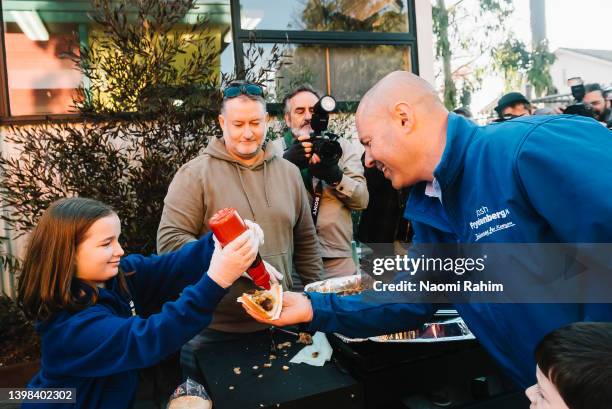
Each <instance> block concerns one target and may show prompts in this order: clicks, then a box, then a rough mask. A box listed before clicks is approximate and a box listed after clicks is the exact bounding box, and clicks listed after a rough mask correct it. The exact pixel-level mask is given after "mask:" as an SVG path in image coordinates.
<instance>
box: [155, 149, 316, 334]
mask: <svg viewBox="0 0 612 409" xmlns="http://www.w3.org/2000/svg"><path fill="white" fill-rule="evenodd" d="M211 139H212V140H211V141H210V142H209V144H208V146H207V147H206V149H205V150H204V152H203V154H202V155H200V156H199V157H197V158H195V159H193V160H191V161H190V162H188V163H186V164H185V165H183V166H182V167H181V168H180V169H179V171H178V172H177V173H176V175H175V176H174V179H173V180H172V183H171V184H170V187H169V188H168V194H167V195H166V198H165V199H164V210H163V212H162V217H161V221H160V224H159V229H158V231H157V250H158V252H159V253H160V254H161V253H166V252H169V251H173V250H176V249H178V248H180V247H181V246H183V245H184V244H185V243H188V242H190V241H193V240H196V239H197V238H198V237H200V236H202V235H203V234H206V233H208V231H209V230H210V229H209V227H208V220H209V219H210V217H211V216H212V215H213V214H214V213H215V212H216V211H217V210H219V209H222V208H224V207H234V208H236V209H237V210H238V213H240V215H241V216H242V217H243V218H245V219H250V220H253V221H255V222H256V223H258V224H259V225H260V226H261V228H262V229H263V231H264V235H265V243H264V244H263V245H262V246H261V247H260V249H259V251H260V254H261V256H262V257H263V259H264V260H266V261H267V262H268V263H270V264H272V265H273V266H274V267H276V268H277V269H278V271H280V272H281V273H282V274H283V276H284V279H283V288H285V289H289V288H291V287H292V285H293V283H292V280H291V271H292V268H293V267H295V270H296V271H297V273H298V275H299V276H300V277H301V279H302V281H303V282H304V284H308V283H310V282H313V281H317V280H319V279H320V278H321V276H322V270H323V265H322V262H321V255H320V254H319V251H318V242H317V236H316V231H315V228H314V225H313V223H312V217H311V215H310V207H309V203H308V196H307V193H306V190H305V188H304V183H303V182H302V178H301V176H300V173H299V170H298V169H297V168H296V167H295V166H294V165H293V164H292V163H290V162H288V161H286V160H285V159H283V158H281V157H278V156H276V155H275V154H274V151H273V150H272V149H265V150H264V153H265V154H264V157H263V159H262V160H261V161H258V162H257V163H255V164H253V165H251V166H245V165H244V164H242V163H241V162H240V161H238V160H236V159H234V158H233V157H231V156H230V155H229V154H228V152H227V150H226V149H225V143H224V141H223V139H217V138H211ZM252 288H255V287H254V285H253V283H252V282H251V281H250V280H249V279H247V278H240V279H238V281H236V282H235V283H234V285H232V287H231V288H230V292H229V294H228V295H227V296H225V297H224V298H223V300H222V301H221V303H219V305H218V307H217V309H216V310H215V313H214V315H213V321H212V323H211V324H210V326H209V328H212V329H216V330H219V331H227V332H253V331H257V330H260V329H262V328H265V326H264V325H262V324H259V323H257V322H255V321H254V320H253V319H252V318H250V317H249V316H248V315H246V313H245V312H244V310H243V309H242V307H241V306H240V305H239V304H238V303H237V302H236V298H238V297H239V296H240V295H242V293H243V292H245V291H247V290H249V289H252Z"/></svg>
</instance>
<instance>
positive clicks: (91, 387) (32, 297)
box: [18, 198, 259, 409]
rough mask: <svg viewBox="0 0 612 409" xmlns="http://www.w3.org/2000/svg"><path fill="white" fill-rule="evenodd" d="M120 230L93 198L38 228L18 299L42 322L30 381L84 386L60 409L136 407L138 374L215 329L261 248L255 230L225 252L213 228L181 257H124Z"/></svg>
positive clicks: (60, 204) (66, 206) (60, 209)
mask: <svg viewBox="0 0 612 409" xmlns="http://www.w3.org/2000/svg"><path fill="white" fill-rule="evenodd" d="M251 226H252V225H251ZM120 234H121V225H120V222H119V218H118V217H117V214H116V213H115V212H114V211H113V210H112V209H111V208H110V207H108V206H106V205H105V204H103V203H100V202H98V201H95V200H91V199H85V198H69V199H61V200H58V201H56V202H54V203H53V204H52V205H51V206H50V207H49V209H47V211H45V213H44V214H43V216H42V217H41V219H40V221H39V223H38V225H37V226H36V228H35V229H34V231H33V232H32V235H31V239H30V243H29V246H28V249H27V252H26V256H25V260H24V264H23V270H22V274H21V276H20V278H19V287H18V291H19V292H18V294H19V296H18V302H19V303H20V305H21V306H22V308H23V309H24V311H25V313H26V314H27V315H28V316H29V317H30V318H33V319H35V320H37V324H36V326H37V331H38V332H39V333H40V335H41V339H42V354H41V355H42V357H41V369H40V372H39V373H38V374H37V375H36V376H35V377H34V378H33V379H32V380H31V381H30V384H29V385H28V387H30V388H76V402H77V403H76V405H74V404H57V407H70V408H74V407H77V408H113V409H117V408H129V407H130V406H131V404H132V400H133V398H134V394H135V392H136V387H137V383H138V375H137V370H138V369H139V368H145V367H148V366H151V365H153V364H155V363H156V362H158V361H160V360H161V359H162V358H164V357H165V356H167V355H169V354H171V353H172V352H175V351H177V350H178V349H179V348H180V347H181V345H183V344H184V343H185V342H187V341H188V340H190V339H191V338H192V337H193V336H194V335H196V334H197V333H199V332H200V331H201V330H202V329H203V328H205V327H206V326H208V324H209V323H210V321H211V317H212V312H213V310H214V309H215V307H216V305H217V303H218V302H219V301H220V300H221V298H222V297H223V296H224V295H225V294H226V288H228V287H229V286H230V285H231V284H232V283H233V282H234V281H235V280H236V279H237V278H238V277H240V275H241V274H242V273H243V272H244V271H245V270H246V269H247V268H248V266H249V265H250V264H251V263H252V262H253V260H254V259H255V255H256V254H257V251H258V247H259V240H258V237H257V234H256V233H255V232H254V227H253V226H252V227H251V228H250V229H249V230H247V231H246V232H244V233H243V234H242V235H241V236H239V237H238V238H236V239H235V240H234V241H233V242H231V243H230V244H228V245H227V246H225V247H224V248H223V249H220V248H219V246H216V248H215V245H214V243H213V240H212V237H211V235H210V234H208V235H206V236H204V237H202V238H201V239H200V240H198V241H195V242H192V243H189V244H187V245H185V246H184V247H183V248H182V249H181V250H179V251H177V252H174V253H169V254H166V255H163V256H149V257H143V256H140V255H131V256H127V257H123V258H122V256H123V254H124V253H123V249H122V248H121V246H120V245H119V235H120ZM213 250H214V251H213ZM179 294H180V297H179V298H178V299H177V297H178V296H179ZM175 299H176V301H172V302H170V300H175ZM166 301H168V302H166ZM164 302H166V303H165V304H164V305H163V308H162V310H161V312H160V313H157V314H152V315H150V316H149V314H150V313H151V312H152V311H155V310H156V307H158V306H159V305H161V304H162V303H164ZM140 315H143V316H148V318H146V319H145V318H141V317H140ZM24 406H27V407H36V404H27V405H24ZM40 407H43V408H46V409H50V408H52V407H55V405H53V404H49V403H41V404H40Z"/></svg>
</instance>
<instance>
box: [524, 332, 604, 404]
mask: <svg viewBox="0 0 612 409" xmlns="http://www.w3.org/2000/svg"><path fill="white" fill-rule="evenodd" d="M535 358H536V363H537V366H536V378H537V383H536V384H535V385H533V386H531V387H529V388H527V390H526V391H525V394H526V395H527V397H528V398H529V400H530V401H531V408H532V409H607V408H610V405H611V403H612V388H611V386H612V323H610V322H579V323H574V324H570V325H568V326H565V327H562V328H559V329H556V330H554V331H552V332H551V333H550V334H548V335H546V336H545V337H544V338H543V339H542V340H541V341H540V343H539V344H538V346H537V347H536V350H535Z"/></svg>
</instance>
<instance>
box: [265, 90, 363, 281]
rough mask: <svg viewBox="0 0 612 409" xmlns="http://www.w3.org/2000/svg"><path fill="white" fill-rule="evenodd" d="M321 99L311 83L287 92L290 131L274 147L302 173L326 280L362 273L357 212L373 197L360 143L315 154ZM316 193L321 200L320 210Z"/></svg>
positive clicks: (341, 140) (344, 142)
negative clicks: (335, 154) (356, 247)
mask: <svg viewBox="0 0 612 409" xmlns="http://www.w3.org/2000/svg"><path fill="white" fill-rule="evenodd" d="M318 100H319V94H318V93H317V92H316V91H315V90H314V89H313V88H312V87H310V86H308V85H302V86H300V87H297V88H295V89H293V90H292V91H291V92H289V93H288V94H287V96H285V98H284V100H283V106H284V112H285V124H286V125H287V132H286V133H285V134H284V136H283V138H278V139H277V140H275V141H274V142H273V146H274V147H275V149H277V150H278V152H279V154H281V155H283V157H284V158H285V159H287V160H288V161H290V162H292V163H293V164H295V165H296V166H297V167H298V168H299V169H300V171H301V173H302V178H303V180H304V185H305V187H306V191H307V192H308V198H309V200H310V204H311V210H312V213H313V219H314V220H315V226H316V229H317V236H318V238H319V243H320V245H321V256H322V257H323V267H324V269H325V274H324V276H325V278H331V277H342V276H348V275H352V274H355V272H356V271H357V266H356V265H355V261H354V260H353V252H352V240H353V219H352V217H351V211H353V210H362V209H365V208H366V206H367V205H368V199H369V194H368V189H367V184H366V179H365V177H364V175H363V166H362V164H361V154H362V152H363V149H362V147H361V146H360V145H356V144H355V143H354V141H349V140H347V139H346V138H339V139H338V142H339V144H340V147H341V148H342V155H341V156H340V157H339V158H329V159H327V158H323V160H321V158H319V157H318V155H317V154H316V153H312V142H311V141H310V133H311V132H312V127H311V125H310V122H311V119H312V115H313V113H314V106H315V104H316V103H317V101H318ZM311 155H312V157H311ZM315 197H318V198H319V200H320V202H319V206H318V207H316V208H315V207H314V200H315Z"/></svg>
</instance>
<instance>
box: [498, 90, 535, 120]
mask: <svg viewBox="0 0 612 409" xmlns="http://www.w3.org/2000/svg"><path fill="white" fill-rule="evenodd" d="M518 102H524V103H526V104H530V102H529V100H528V99H527V98H525V95H523V94H521V93H520V92H509V93H507V94H506V95H504V96H503V97H501V98H500V99H499V101H498V102H497V106H496V107H495V111H496V112H497V113H498V114H499V115H501V113H502V111H503V110H504V108H507V107H509V106H511V105H514V104H516V103H518Z"/></svg>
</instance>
